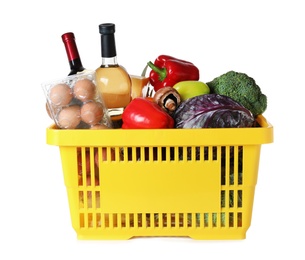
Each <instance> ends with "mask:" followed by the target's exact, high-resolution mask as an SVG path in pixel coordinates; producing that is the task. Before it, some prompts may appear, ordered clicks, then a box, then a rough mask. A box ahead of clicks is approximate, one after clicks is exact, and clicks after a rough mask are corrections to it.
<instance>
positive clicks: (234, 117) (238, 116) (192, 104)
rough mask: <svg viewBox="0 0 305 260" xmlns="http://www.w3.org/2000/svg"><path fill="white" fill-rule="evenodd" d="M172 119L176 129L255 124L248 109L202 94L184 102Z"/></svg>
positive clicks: (222, 98)
mask: <svg viewBox="0 0 305 260" xmlns="http://www.w3.org/2000/svg"><path fill="white" fill-rule="evenodd" d="M173 118H174V119H175V127H176V128H232V127H252V126H253V125H254V122H255V118H254V116H253V115H252V113H251V112H250V111H249V110H248V109H246V108H245V107H244V106H242V105H241V104H239V103H238V102H236V101H234V100H233V99H232V98H229V97H227V96H223V95H219V94H204V95H200V96H196V97H193V98H190V99H187V100H185V101H184V102H182V103H181V104H180V106H179V107H178V108H177V109H176V111H175V113H174V115H173Z"/></svg>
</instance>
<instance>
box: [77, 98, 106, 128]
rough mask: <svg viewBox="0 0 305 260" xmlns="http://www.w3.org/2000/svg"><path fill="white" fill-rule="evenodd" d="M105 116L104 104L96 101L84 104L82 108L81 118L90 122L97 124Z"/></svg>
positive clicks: (90, 123)
mask: <svg viewBox="0 0 305 260" xmlns="http://www.w3.org/2000/svg"><path fill="white" fill-rule="evenodd" d="M103 116H104V110H103V106H102V104H100V103H97V102H95V101H90V102H88V103H85V104H83V106H82V108H81V119H82V120H83V121H84V122H85V123H87V124H89V125H96V124H97V123H99V122H100V121H101V120H102V118H103Z"/></svg>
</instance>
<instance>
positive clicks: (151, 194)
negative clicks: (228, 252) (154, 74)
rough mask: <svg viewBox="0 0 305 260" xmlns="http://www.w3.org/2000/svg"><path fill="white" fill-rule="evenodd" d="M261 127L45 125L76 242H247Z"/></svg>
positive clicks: (267, 139) (266, 138) (269, 137)
mask: <svg viewBox="0 0 305 260" xmlns="http://www.w3.org/2000/svg"><path fill="white" fill-rule="evenodd" d="M257 122H258V124H259V125H260V126H259V127H252V128H209V129H154V130H152V129H149V130H139V129H137V130H129V129H128V130H127V129H109V130H86V129H82V130H62V129H57V128H56V126H55V125H54V126H52V127H50V128H47V133H46V134H47V143H48V144H50V145H57V146H59V148H60V154H61V161H62V168H63V174H64V181H65V185H66V189H67V194H68V200H69V206H70V213H71V220H72V226H73V228H74V229H75V231H76V233H77V236H78V239H129V238H132V237H138V236H188V237H191V238H194V239H244V238H245V236H246V232H247V230H248V228H249V226H250V223H251V216H252V208H253V200H254V190H255V185H256V181H257V174H258V167H259V158H260V148H261V144H266V143H271V142H273V127H272V125H271V124H269V123H268V122H267V120H266V119H265V118H264V117H263V116H259V117H258V118H257Z"/></svg>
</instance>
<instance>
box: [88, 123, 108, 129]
mask: <svg viewBox="0 0 305 260" xmlns="http://www.w3.org/2000/svg"><path fill="white" fill-rule="evenodd" d="M90 129H93V130H99V129H109V127H108V126H106V125H104V124H97V125H92V126H91V127H90Z"/></svg>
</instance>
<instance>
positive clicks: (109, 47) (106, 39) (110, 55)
mask: <svg viewBox="0 0 305 260" xmlns="http://www.w3.org/2000/svg"><path fill="white" fill-rule="evenodd" d="M101 52H102V66H103V67H107V66H108V67H111V66H113V67H115V66H118V61H117V55H116V46H115V38H114V34H113V33H111V34H102V35H101Z"/></svg>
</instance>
